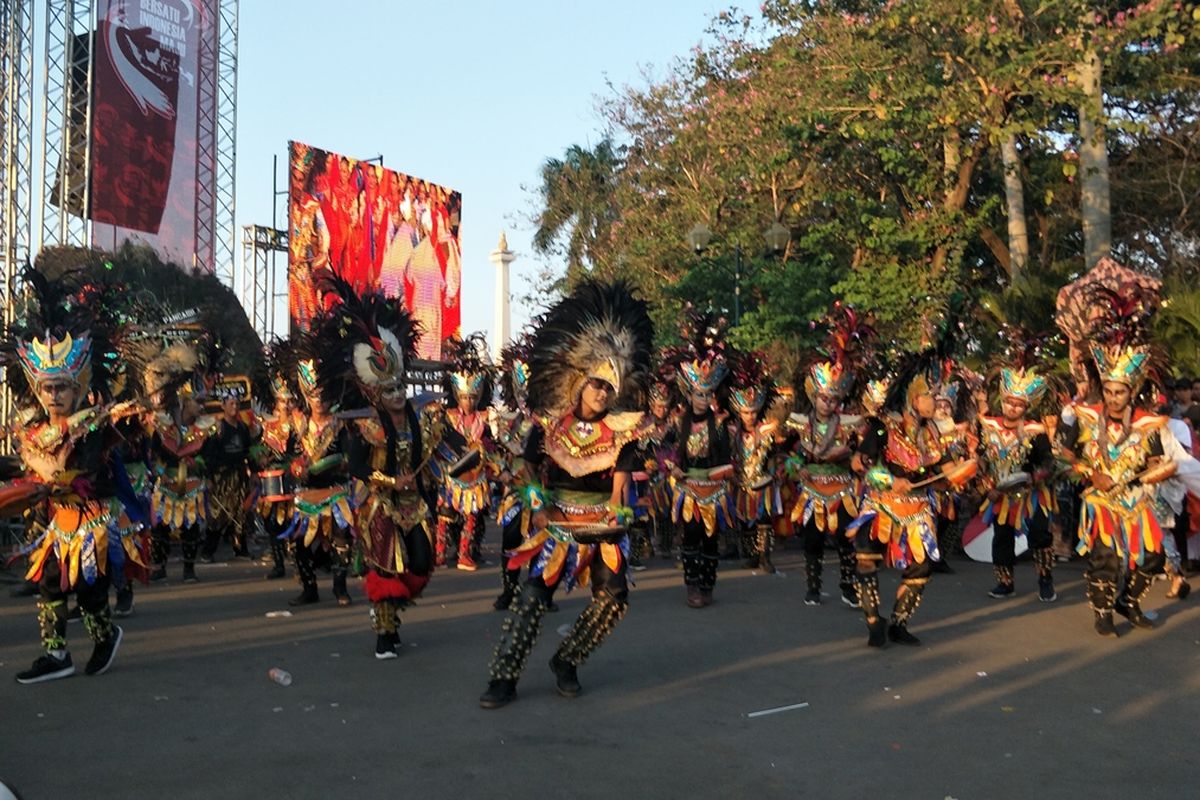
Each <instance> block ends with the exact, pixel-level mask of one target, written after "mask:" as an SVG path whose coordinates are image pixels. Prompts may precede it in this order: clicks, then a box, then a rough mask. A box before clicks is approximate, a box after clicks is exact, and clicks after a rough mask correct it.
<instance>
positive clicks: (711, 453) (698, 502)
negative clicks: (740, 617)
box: [664, 312, 737, 608]
mask: <svg viewBox="0 0 1200 800" xmlns="http://www.w3.org/2000/svg"><path fill="white" fill-rule="evenodd" d="M725 325H726V323H725V319H724V318H718V317H715V316H713V315H712V314H711V313H708V314H701V313H695V312H689V313H688V316H687V319H686V321H685V323H684V328H683V338H684V346H683V347H681V348H678V349H676V350H675V351H674V352H673V353H672V354H671V356H670V359H669V363H670V364H671V366H672V367H673V368H674V369H675V374H676V378H677V380H678V382H679V388H680V391H682V392H683V394H684V397H685V398H686V402H685V408H684V411H683V414H681V415H680V418H679V421H678V423H677V424H676V425H675V426H674V428H673V429H672V431H671V442H672V444H673V446H674V448H675V450H674V453H672V454H671V456H670V457H669V458H668V459H667V460H666V461H665V462H664V464H665V466H666V468H667V469H668V471H669V472H670V473H671V485H672V493H673V498H672V519H673V520H674V521H675V522H677V523H682V525H683V544H682V545H681V549H680V556H681V559H682V561H683V581H684V585H685V586H686V587H687V604H688V606H690V607H691V608H704V607H706V606H708V605H710V604H711V603H712V599H713V587H714V586H715V585H716V583H717V560H718V558H719V556H720V544H719V541H718V536H717V534H718V533H720V532H722V531H726V530H729V529H734V528H736V527H737V519H736V512H735V510H734V505H733V491H732V488H731V486H730V478H731V477H732V475H733V467H732V465H731V463H730V462H731V460H732V448H731V445H730V441H729V427H728V426H727V425H726V424H725V418H726V417H727V416H728V414H729V412H728V410H727V408H728V385H727V380H726V379H727V378H728V376H729V364H728V361H727V358H726V353H725Z"/></svg>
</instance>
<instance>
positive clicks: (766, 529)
mask: <svg viewBox="0 0 1200 800" xmlns="http://www.w3.org/2000/svg"><path fill="white" fill-rule="evenodd" d="M755 534H756V536H755V539H756V541H755V543H756V544H757V546H758V566H759V567H760V568H761V569H762V571H763V572H766V573H768V574H771V575H774V574H775V564H774V562H772V561H771V553H773V552H775V531H773V530H771V526H770V525H759V526H758V530H757V531H756V532H755Z"/></svg>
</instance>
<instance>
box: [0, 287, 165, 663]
mask: <svg viewBox="0 0 1200 800" xmlns="http://www.w3.org/2000/svg"><path fill="white" fill-rule="evenodd" d="M25 284H26V287H27V288H28V293H27V297H28V298H29V300H30V306H29V308H28V310H27V313H26V318H25V319H24V320H23V321H22V322H21V323H19V324H18V325H16V326H15V327H14V328H13V329H12V330H10V331H8V332H7V334H8V335H7V338H8V342H6V344H5V348H4V349H5V351H6V353H7V354H8V355H9V358H8V359H7V367H8V383H9V388H10V389H11V390H12V392H13V394H14V395H15V397H16V398H17V402H18V406H19V407H21V408H25V409H28V410H29V413H28V414H27V415H26V417H25V418H24V419H23V421H22V424H21V425H20V427H19V428H18V429H17V430H16V431H15V435H16V438H17V443H18V449H19V454H20V458H21V462H22V464H23V465H24V468H25V470H26V476H25V478H24V479H22V480H20V481H19V482H17V483H13V484H9V485H7V486H5V487H4V495H5V497H4V499H3V501H2V502H0V505H3V506H4V507H5V510H6V513H11V512H12V511H16V510H18V509H21V508H31V507H37V513H36V514H35V515H34V516H35V517H36V518H38V519H40V522H36V523H35V524H36V525H38V526H39V527H40V531H39V532H38V534H37V535H36V537H35V538H34V539H33V541H32V543H31V544H30V546H29V548H27V550H26V553H27V554H28V555H29V562H30V566H29V571H28V573H27V574H26V578H27V579H28V580H31V581H33V582H35V583H36V584H37V585H38V591H39V595H40V597H39V600H38V622H39V626H40V628H41V638H42V647H43V648H44V649H45V653H44V654H43V655H42V656H40V657H39V658H38V659H37V660H36V661H34V662H33V666H32V667H30V668H29V669H27V670H24V671H23V672H20V673H18V674H17V682H18V683H23V684H30V683H40V682H42V681H49V680H55V679H57V678H65V677H68V676H70V675H73V674H74V673H75V666H74V664H73V663H72V661H71V655H70V653H69V652H68V651H67V638H66V633H67V607H66V602H67V595H68V594H70V593H72V592H73V593H74V594H75V596H76V598H77V600H78V603H79V606H80V608H81V609H82V612H83V623H84V627H85V628H86V630H87V632H88V635H89V636H90V637H91V639H92V641H93V643H94V647H93V651H92V655H91V658H90V659H89V660H88V662H87V666H86V667H85V669H84V671H85V672H86V673H87V674H88V675H98V674H100V673H102V672H104V671H106V670H107V669H108V668H109V667H110V666H111V665H112V662H113V658H114V657H115V656H116V652H117V648H118V646H119V645H120V643H121V635H122V631H121V628H120V627H118V626H115V625H113V623H112V616H111V611H110V609H109V604H108V587H109V583H110V579H111V577H112V575H113V574H114V573H119V572H121V570H122V562H123V561H124V560H125V559H131V560H134V561H137V562H140V561H141V558H142V557H141V554H140V553H139V552H138V550H137V549H136V547H135V546H134V542H133V540H132V538H130V537H128V536H127V535H126V534H127V533H128V528H129V527H130V526H131V524H132V523H130V522H129V521H128V518H127V517H126V516H125V514H124V513H123V510H122V507H121V503H120V501H119V500H118V499H117V487H116V481H115V478H114V475H113V473H112V465H111V462H110V461H109V459H108V457H107V453H108V450H109V449H110V448H112V447H115V445H116V443H117V436H116V434H115V431H114V430H113V428H112V425H111V412H112V405H111V398H112V387H111V386H110V384H109V377H110V373H111V367H112V362H111V360H110V359H111V355H110V354H112V353H113V349H112V347H113V346H112V345H111V344H110V338H111V335H112V333H113V332H112V331H109V330H106V328H105V325H104V324H103V323H104V321H103V319H102V316H101V314H100V313H98V312H99V309H98V308H97V307H96V305H97V304H95V303H88V302H86V297H85V295H86V287H82V286H80V285H78V284H76V283H74V282H72V281H70V280H68V279H61V280H58V281H49V280H47V279H46V278H45V277H44V276H42V275H41V274H38V273H35V272H33V271H28V272H27V273H26V275H25ZM35 403H36V406H35Z"/></svg>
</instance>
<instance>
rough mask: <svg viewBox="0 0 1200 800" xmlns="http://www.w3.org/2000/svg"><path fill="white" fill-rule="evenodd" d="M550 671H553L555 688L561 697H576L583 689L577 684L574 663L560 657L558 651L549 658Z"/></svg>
mask: <svg viewBox="0 0 1200 800" xmlns="http://www.w3.org/2000/svg"><path fill="white" fill-rule="evenodd" d="M550 671H551V672H553V673H554V679H555V689H557V691H558V693H559V694H560V695H562V696H563V697H578V696H579V693H580V692H582V691H583V687H582V686H580V685H579V677H578V675H577V674H576V672H575V665H574V664H568V663H567V662H566V661H563V660H562V659H560V658H559V657H558V653H555V654H554V657H553V658H551V659H550Z"/></svg>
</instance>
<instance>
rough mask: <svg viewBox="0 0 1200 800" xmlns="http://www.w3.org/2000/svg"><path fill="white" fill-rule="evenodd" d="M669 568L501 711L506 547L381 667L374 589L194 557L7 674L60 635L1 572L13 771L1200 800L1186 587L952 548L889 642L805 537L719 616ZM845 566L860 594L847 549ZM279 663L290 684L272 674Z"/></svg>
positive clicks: (256, 785) (336, 790)
mask: <svg viewBox="0 0 1200 800" xmlns="http://www.w3.org/2000/svg"><path fill="white" fill-rule="evenodd" d="M491 538H492V539H493V541H494V534H492V536H491ZM491 558H492V560H493V561H494V560H495V555H494V552H493V554H492V556H491ZM652 563H653V564H654V567H653V568H652V569H650V570H648V571H646V572H642V573H639V574H638V575H637V576H636V580H637V586H636V588H635V589H634V590H633V592H632V597H631V603H632V606H631V609H630V612H629V615H628V616H627V617H626V619H625V620H624V621H623V622H622V623H621V625H620V626H619V627H618V628H617V630H616V632H615V633H614V634H613V636H612V637H611V638H610V639H609V641H608V642H607V643H606V645H605V646H604V647H602V648H601V649H600V650H599V651H597V653H596V654H594V655H593V657H592V659H591V660H590V661H589V662H588V663H587V664H586V665H585V666H584V667H582V668H581V669H580V680H581V682H582V683H583V686H584V693H583V694H582V695H581V696H580V697H579V698H577V699H575V700H565V699H562V698H560V697H558V696H557V695H556V694H555V692H554V683H553V677H552V675H551V673H550V671H549V669H548V668H547V666H546V662H547V660H548V659H549V657H550V655H551V654H552V653H553V650H554V646H555V642H556V641H557V640H558V638H559V637H560V636H561V634H562V632H564V631H565V629H566V626H568V625H569V624H570V623H571V621H572V620H573V619H574V617H575V615H576V614H577V613H578V611H579V610H580V608H582V605H583V603H584V602H586V596H585V595H584V594H583V593H581V592H578V591H577V592H575V593H574V594H572V595H569V596H566V597H560V598H559V601H560V605H561V611H560V612H559V613H557V614H551V615H548V616H547V617H546V625H545V627H544V629H543V633H542V637H541V640H540V641H539V643H538V646H537V648H536V650H535V652H534V655H533V657H532V659H531V661H530V664H529V666H528V668H527V669H526V672H525V676H524V678H523V680H522V681H521V683H520V686H519V691H520V697H519V700H518V701H517V702H516V703H514V704H512V705H510V706H509V707H507V708H504V709H501V710H497V711H484V710H482V709H480V708H479V706H478V704H477V698H478V696H479V694H480V693H481V692H482V691H483V689H484V688H485V685H486V683H487V662H488V659H489V657H490V654H491V651H492V646H493V643H494V642H495V639H496V637H497V634H498V632H499V628H500V623H501V621H502V615H501V614H499V613H497V612H495V611H493V610H492V609H491V602H492V599H493V598H494V596H495V594H496V592H497V590H498V583H499V581H498V575H497V572H496V568H495V567H494V566H493V567H490V568H487V569H485V570H481V571H480V572H477V573H474V574H471V573H465V572H458V571H454V570H449V571H439V573H438V574H437V575H436V576H435V577H434V580H433V582H432V583H431V584H430V587H429V589H428V590H427V592H426V595H425V597H424V598H423V599H422V600H421V602H420V604H419V605H418V606H417V607H415V608H413V609H411V610H410V611H409V612H407V614H406V617H405V621H404V625H403V627H402V629H401V635H402V637H403V640H404V646H403V652H402V655H401V657H400V658H399V659H396V660H393V661H386V662H379V661H376V660H375V659H374V657H373V647H374V635H373V634H372V633H371V631H370V629H369V622H368V618H367V609H368V605H367V603H366V602H365V600H364V599H363V596H362V589H361V585H359V584H358V582H354V583H353V584H352V587H351V588H352V592H353V593H354V596H355V599H356V603H355V605H353V606H351V607H349V608H338V607H337V606H335V605H334V604H333V602H332V601H331V599H330V592H329V579H328V577H325V576H322V577H321V591H322V597H323V600H322V602H321V603H320V604H319V605H316V606H310V607H307V608H305V609H302V610H299V611H297V612H296V613H295V614H294V615H293V616H291V617H286V618H268V617H266V616H265V615H266V614H267V613H268V612H271V611H278V610H282V609H286V608H287V605H286V599H287V598H288V597H290V596H292V595H293V594H294V593H295V591H296V587H295V585H294V584H293V583H292V582H291V581H290V580H289V581H272V582H268V581H264V580H262V577H261V576H262V574H263V572H264V568H263V567H261V566H258V565H252V564H250V563H248V562H244V561H243V562H230V563H227V564H214V565H209V566H203V565H202V566H201V567H200V569H199V573H200V577H201V582H200V583H198V584H192V585H183V584H182V583H181V582H180V580H179V575H180V567H179V564H177V563H175V564H172V565H171V578H172V579H171V581H170V583H169V584H168V585H165V586H154V587H149V588H141V587H139V590H138V595H137V606H136V612H135V615H134V616H133V617H131V618H129V619H128V620H126V621H125V622H124V623H123V624H124V627H125V641H124V644H123V646H122V648H121V651H120V653H119V656H118V660H117V662H116V664H115V665H114V667H113V669H112V670H111V671H110V672H109V673H108V674H106V675H103V676H99V677H95V678H89V677H84V676H83V674H82V665H83V663H84V662H85V661H86V660H87V656H88V654H89V653H90V649H91V645H90V642H88V641H87V638H86V635H85V633H84V631H83V629H82V626H81V625H80V624H79V623H72V624H71V626H70V631H69V637H70V640H71V643H72V645H73V646H74V650H73V654H74V658H75V663H76V665H77V669H78V670H79V672H78V674H77V675H76V676H75V677H73V678H70V679H67V680H62V681H55V682H51V683H47V684H42V685H38V686H20V685H18V684H17V683H15V681H13V680H12V677H11V676H12V675H13V674H15V673H16V672H17V671H19V670H21V669H24V668H25V667H27V666H28V664H29V663H30V662H31V661H32V660H33V658H34V657H35V656H36V655H37V654H38V648H37V627H36V619H35V615H34V605H33V601H32V600H31V599H9V598H8V597H7V592H5V596H4V597H3V598H2V599H0V674H3V676H4V677H3V680H0V781H4V782H6V783H8V784H9V785H11V786H12V787H13V788H14V789H16V790H17V791H18V792H19V793H20V795H21V796H22V797H24V798H26V800H38V799H39V798H59V797H82V798H115V797H135V798H141V797H146V798H162V797H168V798H193V797H195V798H209V797H221V798H275V797H279V798H283V797H287V798H310V797H311V798H325V797H334V796H359V797H370V798H373V797H388V796H398V797H415V798H441V797H452V798H456V800H463V799H464V798H474V797H489V798H505V797H519V798H542V797H579V798H590V797H597V798H605V799H606V800H612V799H613V798H620V797H635V798H641V797H654V798H659V797H662V798H687V797H696V798H709V797H726V798H734V797H736V798H740V797H751V796H753V797H763V798H768V797H772V798H773V797H786V798H790V797H806V798H843V797H844V798H863V797H880V798H932V800H944V799H945V798H956V799H957V800H975V799H976V798H1020V797H1035V798H1056V799H1057V798H1089V799H1090V800H1095V799H1098V798H1118V797H1119V798H1129V797H1134V798H1157V797H1162V798H1181V797H1195V796H1197V789H1196V785H1197V779H1196V753H1197V742H1196V734H1197V731H1198V727H1197V720H1200V713H1198V712H1200V626H1198V625H1197V620H1198V619H1200V599H1197V598H1193V599H1191V600H1189V601H1187V602H1184V603H1180V602H1177V601H1172V600H1166V599H1165V598H1164V597H1163V595H1164V593H1165V584H1162V583H1159V584H1156V586H1155V588H1154V590H1153V592H1152V595H1151V599H1150V601H1149V603H1148V604H1147V607H1148V608H1151V609H1157V610H1158V611H1159V612H1160V617H1159V627H1158V629H1156V630H1154V631H1149V632H1145V631H1135V632H1131V631H1130V630H1129V626H1128V623H1125V622H1124V621H1122V623H1121V626H1120V629H1121V631H1122V634H1123V635H1122V636H1121V638H1120V639H1118V640H1115V641H1114V640H1105V639H1101V638H1100V637H1098V636H1096V635H1095V634H1094V633H1093V632H1092V627H1091V613H1090V612H1089V610H1088V608H1087V606H1086V604H1085V603H1084V600H1083V588H1082V580H1081V572H1082V568H1081V566H1080V565H1079V564H1078V563H1073V564H1070V565H1066V566H1063V567H1061V568H1060V570H1059V591H1060V594H1061V595H1062V598H1061V599H1060V601H1059V602H1058V603H1055V604H1052V605H1045V604H1041V603H1039V602H1038V601H1037V598H1036V585H1035V581H1034V577H1033V567H1032V565H1030V564H1028V563H1023V564H1020V565H1018V569H1017V588H1018V596H1017V597H1015V598H1013V599H1009V600H991V599H989V598H988V597H987V596H986V591H987V589H988V588H990V586H991V585H992V581H991V570H990V567H989V566H986V565H979V564H972V563H970V562H966V561H962V560H955V561H953V562H952V563H953V564H954V566H955V567H956V569H957V570H958V571H957V574H955V575H937V576H935V577H934V580H933V582H932V583H931V585H930V588H929V591H928V592H927V593H926V600H925V602H924V604H923V605H922V606H921V608H920V610H919V611H918V614H917V617H916V619H915V620H914V623H913V625H912V630H913V631H914V632H915V633H917V634H918V635H920V636H921V637H922V639H923V641H924V645H923V646H922V647H919V648H905V647H901V646H896V645H893V646H891V647H889V648H887V649H886V650H884V651H882V652H881V651H874V650H869V649H868V648H867V647H866V645H865V642H866V630H865V626H864V624H863V621H862V617H861V615H860V613H859V612H856V611H851V610H849V609H847V608H845V607H844V606H842V605H841V604H840V603H839V602H837V598H836V596H831V597H829V598H827V600H826V602H825V604H824V605H822V606H820V607H806V606H804V605H803V603H802V597H803V594H804V581H803V564H802V555H801V554H800V552H799V551H798V550H794V549H785V550H784V551H783V552H781V553H779V557H778V558H777V563H778V564H779V566H780V568H781V573H780V574H779V575H777V576H769V575H763V574H757V573H752V572H750V571H748V570H743V569H738V568H735V567H732V566H730V567H725V568H723V570H722V573H721V576H720V579H719V581H718V584H717V589H716V603H715V604H714V605H713V606H712V607H710V608H708V609H703V610H692V609H689V608H687V607H686V606H685V604H684V597H683V588H682V576H681V573H679V572H676V571H675V570H674V569H672V568H671V567H670V566H669V565H668V562H665V561H654V562H652ZM723 566H724V563H723ZM826 576H827V580H828V585H829V587H831V588H827V591H830V592H836V586H834V585H833V584H836V565H835V564H834V563H833V562H832V560H830V561H828V563H827V566H826ZM895 583H896V575H895V573H888V574H885V576H884V579H883V586H884V590H885V593H890V592H891V590H892V589H893V588H894V586H895ZM5 588H7V586H5ZM1198 588H1200V587H1198ZM276 666H278V667H282V668H284V669H286V670H288V671H289V672H291V674H292V675H293V679H294V682H293V684H292V685H291V686H289V687H282V686H279V685H276V684H275V683H273V682H272V681H271V680H269V679H268V677H267V671H268V670H269V669H270V668H272V667H276ZM801 704H803V705H801ZM788 706H799V707H795V708H790V709H787V710H781V711H777V712H775V713H769V714H756V712H762V711H769V710H772V709H779V708H782V707H788Z"/></svg>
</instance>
